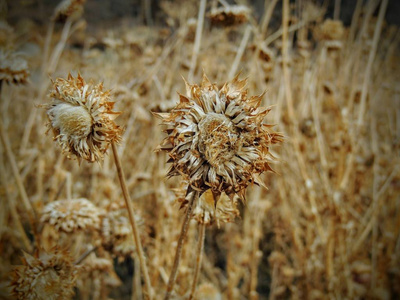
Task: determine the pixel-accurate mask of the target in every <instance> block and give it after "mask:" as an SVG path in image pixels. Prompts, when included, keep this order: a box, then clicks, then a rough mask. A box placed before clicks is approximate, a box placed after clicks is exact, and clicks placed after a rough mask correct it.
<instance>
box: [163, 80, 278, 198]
mask: <svg viewBox="0 0 400 300" xmlns="http://www.w3.org/2000/svg"><path fill="white" fill-rule="evenodd" d="M245 85H246V80H239V79H238V76H236V77H235V78H234V79H233V80H232V81H230V82H227V83H225V85H224V86H223V87H222V88H221V89H218V88H217V86H216V85H215V84H211V83H210V81H209V80H208V78H207V77H206V76H205V75H204V76H203V80H202V83H201V85H200V86H198V85H196V84H194V85H190V84H188V83H187V82H186V92H187V96H183V95H180V102H179V103H178V104H177V106H176V107H175V108H174V109H172V111H171V112H170V113H155V114H156V115H157V116H159V117H161V118H162V119H163V124H164V125H166V126H167V129H166V130H165V132H166V133H167V134H168V136H167V137H166V138H165V139H164V141H163V142H162V143H161V145H160V146H159V150H164V151H167V152H168V154H169V157H170V160H169V162H170V163H172V167H171V169H170V171H169V173H168V176H175V175H183V176H184V179H187V180H188V182H189V186H190V188H191V189H193V190H197V191H199V192H205V191H206V190H208V189H211V190H212V192H213V193H214V194H215V199H216V200H218V198H219V196H220V195H221V193H222V192H225V193H226V194H227V195H228V196H229V197H230V198H231V199H233V196H234V195H235V194H238V195H239V197H240V198H241V199H242V200H245V199H244V196H245V188H246V187H247V186H248V185H249V184H250V183H251V182H256V183H260V181H259V180H258V174H260V173H262V172H264V171H268V170H271V168H270V166H269V160H270V158H271V157H272V155H271V154H270V152H269V147H270V145H272V144H275V143H278V142H280V141H281V140H282V136H281V135H280V134H279V133H276V132H274V131H272V130H271V125H266V124H263V123H262V122H263V119H264V117H265V116H266V115H267V114H268V112H269V111H270V110H271V108H263V107H260V102H261V98H262V96H263V94H262V95H259V96H253V97H250V98H248V97H247V90H245V89H244V88H245Z"/></svg>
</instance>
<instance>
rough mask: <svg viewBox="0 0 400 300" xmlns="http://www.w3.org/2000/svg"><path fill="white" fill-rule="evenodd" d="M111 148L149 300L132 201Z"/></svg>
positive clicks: (117, 157)
mask: <svg viewBox="0 0 400 300" xmlns="http://www.w3.org/2000/svg"><path fill="white" fill-rule="evenodd" d="M111 146H112V150H113V154H114V160H115V166H116V167H117V172H118V178H119V182H120V184H121V189H122V194H123V196H124V200H125V204H126V208H127V210H128V214H129V221H130V223H131V226H132V233H133V237H134V240H135V246H136V249H137V252H138V257H139V261H140V267H141V269H142V273H143V279H144V283H145V286H146V294H147V297H148V298H149V299H153V290H152V287H151V283H150V277H149V271H148V269H147V264H146V258H145V256H144V252H143V247H142V243H141V241H140V236H139V230H138V227H137V224H136V221H135V215H134V211H133V205H132V200H131V197H130V196H129V193H128V189H127V187H126V182H125V175H124V171H123V170H122V166H121V161H120V158H119V155H118V150H117V147H116V145H115V143H114V142H112V143H111Z"/></svg>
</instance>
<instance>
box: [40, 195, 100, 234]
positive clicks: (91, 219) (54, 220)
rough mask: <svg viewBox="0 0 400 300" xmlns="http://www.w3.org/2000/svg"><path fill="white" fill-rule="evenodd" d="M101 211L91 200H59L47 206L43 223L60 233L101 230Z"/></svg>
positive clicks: (42, 218) (43, 215)
mask: <svg viewBox="0 0 400 300" xmlns="http://www.w3.org/2000/svg"><path fill="white" fill-rule="evenodd" d="M100 216H101V212H100V210H99V209H98V208H97V207H96V206H95V205H94V204H93V203H92V202H90V201H89V200H87V199H84V198H81V199H73V200H57V201H54V202H51V203H49V204H47V205H46V206H45V207H44V209H43V213H42V217H41V222H42V223H45V224H48V225H50V226H51V227H53V228H54V229H55V230H57V231H59V232H66V233H73V232H76V231H91V230H98V229H99V228H100Z"/></svg>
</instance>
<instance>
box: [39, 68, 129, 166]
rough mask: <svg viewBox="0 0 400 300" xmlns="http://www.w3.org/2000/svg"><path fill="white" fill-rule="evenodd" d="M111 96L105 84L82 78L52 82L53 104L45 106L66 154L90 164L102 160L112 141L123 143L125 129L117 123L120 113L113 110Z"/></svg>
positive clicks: (69, 77) (52, 126)
mask: <svg viewBox="0 0 400 300" xmlns="http://www.w3.org/2000/svg"><path fill="white" fill-rule="evenodd" d="M109 94H110V92H109V91H104V90H103V85H102V84H98V85H93V84H92V83H88V84H87V83H86V82H85V81H84V79H83V78H82V77H81V76H80V75H78V76H77V77H76V78H74V77H73V76H71V75H69V76H68V79H63V78H57V79H56V80H55V81H54V82H53V90H52V91H51V92H50V97H52V102H51V103H49V104H47V105H44V106H43V107H44V108H45V109H46V110H47V116H48V118H49V121H50V122H49V123H48V126H49V128H50V129H52V130H53V132H54V139H55V140H57V141H58V142H59V144H60V145H61V147H62V149H63V151H64V152H67V153H70V154H72V155H73V156H75V157H77V158H78V159H85V160H87V161H89V162H94V161H100V160H102V159H103V157H104V153H105V152H106V151H107V149H108V146H109V145H110V144H111V142H119V141H120V140H121V134H122V128H121V127H119V126H118V125H117V124H116V123H115V122H114V119H115V118H116V117H117V116H118V115H119V113H118V112H115V111H113V110H112V109H113V106H114V102H112V101H110V96H109Z"/></svg>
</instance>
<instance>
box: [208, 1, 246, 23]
mask: <svg viewBox="0 0 400 300" xmlns="http://www.w3.org/2000/svg"><path fill="white" fill-rule="evenodd" d="M249 14H250V9H249V8H248V7H247V6H244V5H231V6H227V7H220V8H216V9H213V10H212V11H211V13H210V14H209V18H210V20H211V24H213V25H217V26H234V25H239V24H243V23H245V22H247V20H248V19H249Z"/></svg>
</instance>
